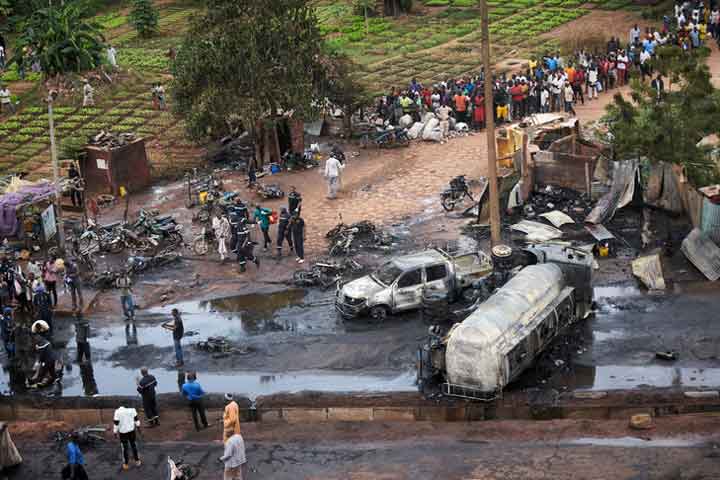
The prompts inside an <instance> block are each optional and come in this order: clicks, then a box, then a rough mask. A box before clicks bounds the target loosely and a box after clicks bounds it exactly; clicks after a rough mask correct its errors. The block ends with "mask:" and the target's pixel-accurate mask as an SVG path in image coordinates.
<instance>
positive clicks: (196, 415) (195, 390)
mask: <svg viewBox="0 0 720 480" xmlns="http://www.w3.org/2000/svg"><path fill="white" fill-rule="evenodd" d="M182 394H183V396H184V397H185V398H186V399H187V400H188V402H189V404H190V411H191V412H192V418H193V423H194V424H195V430H197V431H198V432H199V431H200V430H201V428H200V423H201V422H202V425H203V428H208V421H207V417H206V416H205V405H204V404H203V398H204V397H205V391H204V390H203V389H202V387H201V386H200V384H199V383H198V382H197V374H196V373H195V372H190V373H188V376H187V382H185V384H184V385H183V387H182Z"/></svg>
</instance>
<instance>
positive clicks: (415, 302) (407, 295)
mask: <svg viewBox="0 0 720 480" xmlns="http://www.w3.org/2000/svg"><path fill="white" fill-rule="evenodd" d="M394 290H395V291H394V295H393V297H394V298H393V300H394V304H395V310H396V311H399V310H408V309H411V308H415V307H418V306H419V305H420V302H421V301H422V291H423V269H422V268H414V269H412V270H408V271H407V272H405V273H403V274H402V275H401V276H400V278H398V280H397V282H395V287H394Z"/></svg>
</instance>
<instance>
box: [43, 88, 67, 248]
mask: <svg viewBox="0 0 720 480" xmlns="http://www.w3.org/2000/svg"><path fill="white" fill-rule="evenodd" d="M55 94H56V92H54V91H52V90H51V91H50V93H49V94H48V98H47V102H48V122H50V157H51V158H52V165H53V181H54V182H55V221H56V222H57V236H58V246H59V247H60V250H61V251H65V230H64V229H63V220H62V202H61V199H62V195H61V193H60V171H59V170H60V168H59V166H58V158H57V147H56V145H55V121H54V120H53V101H54V100H55Z"/></svg>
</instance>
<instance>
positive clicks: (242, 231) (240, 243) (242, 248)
mask: <svg viewBox="0 0 720 480" xmlns="http://www.w3.org/2000/svg"><path fill="white" fill-rule="evenodd" d="M254 248H255V244H254V243H253V242H252V241H250V230H249V229H248V226H247V222H246V221H245V219H240V223H239V224H238V227H237V244H236V245H235V249H236V251H237V261H238V265H240V272H244V271H245V268H246V264H247V261H248V260H250V261H251V262H255V265H256V266H257V267H258V268H260V260H259V259H258V258H257V257H256V256H255V254H254V253H253V249H254Z"/></svg>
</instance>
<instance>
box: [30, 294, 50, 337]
mask: <svg viewBox="0 0 720 480" xmlns="http://www.w3.org/2000/svg"><path fill="white" fill-rule="evenodd" d="M33 306H34V307H35V313H37V316H38V317H40V320H43V321H44V322H45V323H47V324H48V326H49V327H50V332H52V331H53V307H52V298H51V297H50V294H49V293H47V292H46V291H45V285H43V284H42V283H38V284H37V285H36V286H35V291H34V293H33Z"/></svg>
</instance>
